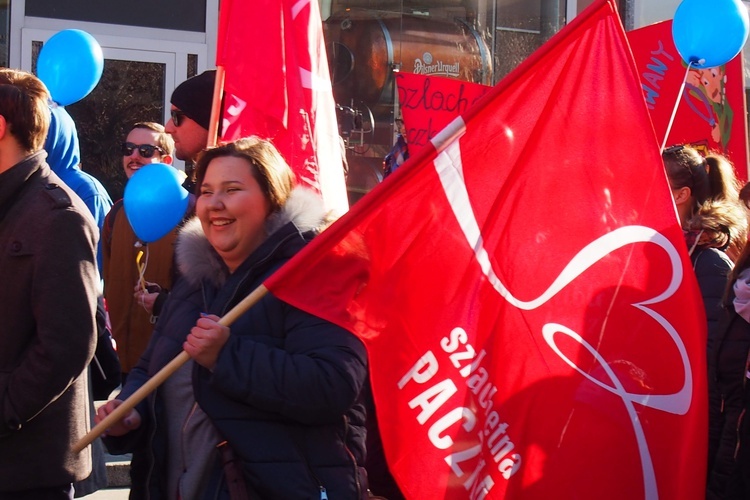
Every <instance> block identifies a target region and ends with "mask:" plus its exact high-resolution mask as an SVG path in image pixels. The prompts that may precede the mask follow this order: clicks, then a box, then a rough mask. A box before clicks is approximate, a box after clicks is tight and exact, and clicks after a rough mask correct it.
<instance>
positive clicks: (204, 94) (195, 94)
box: [171, 69, 216, 130]
mask: <svg viewBox="0 0 750 500" xmlns="http://www.w3.org/2000/svg"><path fill="white" fill-rule="evenodd" d="M215 82H216V70H215V69H209V70H207V71H204V72H203V73H201V74H200V75H196V76H194V77H192V78H188V79H187V80H185V81H184V82H182V83H181V84H179V85H178V86H177V88H176V89H174V92H172V99H171V102H172V104H173V105H174V106H176V107H177V108H179V109H180V111H182V112H183V113H185V115H186V116H187V117H188V118H190V119H191V120H193V121H195V122H196V123H197V124H198V125H200V126H201V127H203V128H205V129H206V130H208V124H209V122H210V121H211V104H212V102H213V98H214V83H215Z"/></svg>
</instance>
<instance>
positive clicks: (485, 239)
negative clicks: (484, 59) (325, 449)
mask: <svg viewBox="0 0 750 500" xmlns="http://www.w3.org/2000/svg"><path fill="white" fill-rule="evenodd" d="M613 2H614V0H609V1H604V0H600V1H597V2H595V3H594V5H592V6H591V7H589V8H588V9H587V10H586V11H585V12H584V13H582V14H581V15H579V16H578V17H576V18H575V19H574V20H573V21H572V22H571V23H570V24H569V25H568V26H566V27H565V28H564V29H563V30H562V31H561V32H560V33H558V34H557V35H555V36H554V37H553V38H552V39H551V40H550V41H549V42H548V43H547V44H545V45H544V46H543V47H542V48H541V49H540V50H538V51H537V52H536V53H535V54H533V55H532V56H531V57H530V58H529V59H528V60H527V61H525V62H524V63H522V64H521V65H520V66H519V68H517V69H516V70H515V71H514V72H512V73H511V74H510V75H508V76H507V77H506V78H505V79H504V80H503V81H502V82H500V83H499V84H498V86H496V87H495V88H493V89H492V90H490V92H489V93H488V94H487V95H486V96H485V97H484V98H483V100H482V101H481V103H479V104H478V106H475V107H473V108H471V109H470V110H469V111H468V112H466V113H464V114H463V115H462V116H461V117H459V118H457V119H456V120H454V121H453V122H452V123H451V124H450V125H449V126H448V127H447V128H446V129H444V130H443V132H441V133H439V134H437V135H436V136H435V137H434V138H433V140H432V145H430V146H428V147H426V148H424V149H423V150H422V151H421V152H420V153H419V154H418V155H416V156H415V157H412V158H411V159H410V160H409V161H408V162H406V163H405V164H404V165H403V166H402V167H401V168H400V169H399V170H398V171H396V172H395V173H394V174H393V176H392V179H393V180H392V181H389V182H384V183H382V184H380V185H378V186H377V187H376V188H375V189H374V190H373V191H372V192H371V193H369V194H368V195H367V196H366V197H365V198H363V199H362V200H361V201H360V202H358V204H357V205H355V206H354V207H353V208H352V210H351V211H350V212H349V213H348V214H347V215H346V216H344V217H343V218H341V219H340V220H339V221H337V222H336V223H334V224H333V225H332V226H331V227H330V228H329V229H327V230H326V231H324V232H323V233H322V234H321V235H320V236H319V237H318V238H316V239H315V240H314V241H313V242H312V243H311V244H310V245H309V246H308V247H306V248H305V249H304V250H303V251H302V252H301V253H300V254H299V255H297V256H296V257H295V259H294V260H293V261H291V262H289V263H288V264H287V265H286V266H285V267H284V268H282V269H281V270H280V271H279V272H278V273H276V274H275V275H274V276H272V277H271V278H270V279H269V280H267V281H266V285H267V286H268V288H269V289H270V290H271V291H272V293H274V294H276V295H277V296H279V297H280V298H281V299H282V300H285V301H287V302H289V303H291V304H293V305H295V306H297V307H300V308H302V309H305V310H307V311H309V312H312V313H314V314H317V315H319V316H322V317H324V318H326V319H329V320H331V321H333V322H335V323H337V324H340V325H342V326H344V327H346V328H348V329H349V330H351V331H352V332H354V333H355V334H356V335H358V336H359V337H360V338H362V339H363V340H364V341H365V343H366V345H367V347H368V352H369V355H370V373H371V382H372V389H373V394H374V397H375V405H376V407H377V410H378V423H379V426H380V431H381V435H382V438H383V444H384V448H385V453H386V457H387V459H388V463H389V466H390V469H391V471H392V472H393V475H394V477H395V478H396V480H397V481H398V484H399V486H400V487H401V489H402V490H403V491H404V493H405V494H406V496H407V498H412V499H423V498H445V499H482V498H486V499H499V498H508V499H519V500H520V499H522V500H537V499H538V500H549V499H553V498H554V499H573V498H575V499H581V500H601V499H603V498H607V499H615V500H634V499H648V500H654V499H657V498H659V499H680V500H685V499H700V498H703V496H704V495H703V492H704V481H705V466H706V464H705V457H706V453H707V451H706V441H707V439H706V432H707V422H706V415H707V410H706V382H705V378H706V376H705V373H706V366H705V348H706V346H705V325H706V319H705V317H704V313H703V307H702V305H701V302H700V301H701V299H700V295H699V293H698V289H697V284H696V281H695V278H694V275H693V273H692V271H691V267H690V261H689V258H688V256H687V251H686V245H685V243H684V241H683V236H682V231H681V229H680V226H679V224H678V222H677V218H676V215H675V211H674V205H673V202H672V198H671V194H670V190H669V186H668V184H667V180H666V177H665V174H664V168H663V165H662V162H661V157H660V151H659V145H658V144H657V140H656V138H655V136H654V133H653V128H652V126H651V123H650V121H649V116H648V110H647V109H646V106H645V103H644V100H643V96H642V90H641V86H640V82H639V80H638V74H637V72H636V68H635V64H634V62H633V60H632V56H631V53H630V51H629V48H628V46H627V40H626V38H625V33H624V31H623V29H622V25H621V23H620V20H619V17H618V15H617V12H616V9H615V6H614V3H613ZM603 110H606V112H603ZM634 151H637V152H634ZM375 493H377V492H375Z"/></svg>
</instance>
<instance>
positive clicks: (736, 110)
mask: <svg viewBox="0 0 750 500" xmlns="http://www.w3.org/2000/svg"><path fill="white" fill-rule="evenodd" d="M698 28H699V27H696V29H698ZM628 40H629V41H630V45H631V47H632V50H633V57H635V62H636V66H637V68H638V73H639V75H640V78H641V87H642V89H643V95H644V97H645V98H646V103H647V105H648V108H649V112H650V113H651V120H652V121H653V123H654V128H655V129H656V136H657V138H658V139H659V141H660V143H661V142H663V141H664V136H665V134H666V133H667V127H668V125H669V119H670V117H671V116H672V113H673V111H674V107H675V104H676V103H677V100H678V99H677V97H678V94H679V92H680V87H681V85H682V82H683V80H685V73H687V80H685V89H684V91H683V93H682V98H681V99H680V100H679V101H680V102H679V107H678V108H677V114H676V115H675V119H674V123H673V124H672V129H671V131H670V133H669V137H668V140H667V141H666V146H667V147H669V146H672V145H675V144H691V145H693V146H695V147H696V148H698V149H699V150H701V151H702V152H703V153H704V154H705V153H707V152H708V151H711V150H714V151H717V152H719V153H721V154H723V155H725V156H726V157H727V158H729V159H730V160H731V161H732V163H733V164H734V166H735V169H736V171H737V174H738V176H739V177H740V178H741V179H743V180H747V179H748V163H747V162H748V144H747V122H746V120H745V116H746V111H745V110H746V104H745V80H744V76H743V70H742V54H740V55H738V56H737V57H735V58H734V59H732V60H731V61H729V62H728V63H726V64H725V65H723V66H717V67H715V68H703V69H699V68H692V69H691V70H690V71H689V72H687V71H686V70H687V64H686V63H684V62H683V61H682V59H681V58H680V54H679V53H678V52H677V48H676V47H675V45H674V40H673V38H672V21H671V20H669V21H663V22H661V23H657V24H652V25H651V26H646V27H645V28H640V29H637V30H633V31H630V32H628Z"/></svg>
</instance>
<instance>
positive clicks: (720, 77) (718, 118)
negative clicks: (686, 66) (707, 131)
mask: <svg viewBox="0 0 750 500" xmlns="http://www.w3.org/2000/svg"><path fill="white" fill-rule="evenodd" d="M726 82H727V76H726V66H717V67H715V68H702V69H697V68H696V69H693V70H690V72H689V74H688V78H687V83H686V85H685V90H686V91H685V93H684V94H683V98H684V99H685V100H686V101H687V103H688V106H690V109H692V110H693V112H695V114H697V115H698V116H700V117H701V118H702V119H703V120H705V121H706V123H708V124H709V125H710V126H711V138H712V139H713V140H714V141H715V142H717V143H719V144H721V147H722V149H726V147H727V144H728V143H729V139H730V138H731V136H732V118H733V117H734V112H733V111H732V108H731V106H730V105H729V102H728V101H727V95H726Z"/></svg>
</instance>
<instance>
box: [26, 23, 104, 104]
mask: <svg viewBox="0 0 750 500" xmlns="http://www.w3.org/2000/svg"><path fill="white" fill-rule="evenodd" d="M103 70H104V55H103V54H102V48H101V46H100V45H99V43H98V42H97V41H96V39H95V38H94V37H93V36H91V35H89V34H88V33H86V32H85V31H82V30H74V29H71V30H63V31H60V32H58V33H55V34H54V35H52V37H50V39H49V40H47V42H45V44H44V45H42V50H40V51H39V58H38V59H37V62H36V74H37V76H38V77H39V79H40V80H41V81H42V82H44V84H45V85H46V86H47V89H48V90H49V93H50V94H51V95H52V100H53V101H55V102H56V103H58V104H60V105H62V106H67V105H68V104H73V103H74V102H77V101H80V100H81V99H83V98H84V97H86V96H87V95H89V92H91V91H92V90H94V87H96V85H97V84H98V83H99V79H100V78H101V77H102V71H103Z"/></svg>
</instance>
